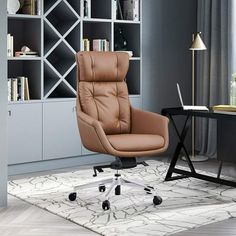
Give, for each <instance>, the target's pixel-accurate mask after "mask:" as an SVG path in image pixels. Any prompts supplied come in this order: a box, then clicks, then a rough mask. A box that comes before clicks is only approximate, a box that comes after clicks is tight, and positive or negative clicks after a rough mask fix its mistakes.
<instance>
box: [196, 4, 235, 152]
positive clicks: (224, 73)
mask: <svg viewBox="0 0 236 236" xmlns="http://www.w3.org/2000/svg"><path fill="white" fill-rule="evenodd" d="M235 2H236V1H235V0H198V14H197V15H198V25H197V28H198V31H201V32H202V35H201V36H202V38H203V40H204V42H205V44H206V47H207V50H206V51H202V52H199V53H197V76H196V77H197V79H196V96H197V104H201V105H207V106H213V105H216V104H228V103H229V91H230V90H229V84H230V81H231V76H232V72H233V70H232V65H233V64H234V67H236V63H232V60H234V61H235V62H236V60H235V59H236V53H232V52H233V51H235V52H236V47H235V45H233V44H232V42H235V43H236V37H235V35H234V34H233V31H234V29H233V27H232V25H233V24H232V23H233V21H234V20H235V14H233V12H234V9H235V6H236V3H235ZM235 27H236V26H235ZM233 35H234V37H235V38H233ZM234 57H235V58H234ZM235 69H236V68H235ZM215 122H216V121H213V120H209V119H198V120H197V124H196V126H197V127H196V149H197V151H199V152H200V154H203V155H207V156H209V157H215V156H216V135H217V133H216V123H215Z"/></svg>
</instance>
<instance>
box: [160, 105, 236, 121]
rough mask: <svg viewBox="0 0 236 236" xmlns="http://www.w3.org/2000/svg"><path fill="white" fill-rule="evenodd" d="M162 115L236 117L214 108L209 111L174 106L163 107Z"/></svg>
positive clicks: (214, 117) (212, 117) (215, 117)
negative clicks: (218, 111) (215, 110)
mask: <svg viewBox="0 0 236 236" xmlns="http://www.w3.org/2000/svg"><path fill="white" fill-rule="evenodd" d="M161 113H162V115H164V116H167V115H168V114H169V115H172V116H174V115H184V116H197V117H206V118H211V119H225V118H236V113H235V115H232V114H226V113H217V112H214V111H213V110H212V109H210V110H209V111H197V110H183V108H182V107H173V108H163V109H162V111H161Z"/></svg>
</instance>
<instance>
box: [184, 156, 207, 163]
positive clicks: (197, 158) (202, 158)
mask: <svg viewBox="0 0 236 236" xmlns="http://www.w3.org/2000/svg"><path fill="white" fill-rule="evenodd" d="M189 157H190V160H191V161H192V162H203V161H207V160H208V159H209V158H208V157H207V156H202V155H195V156H192V155H190V156H189ZM181 159H182V160H183V161H186V157H185V156H182V157H181Z"/></svg>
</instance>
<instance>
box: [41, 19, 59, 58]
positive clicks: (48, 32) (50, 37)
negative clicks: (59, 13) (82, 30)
mask: <svg viewBox="0 0 236 236" xmlns="http://www.w3.org/2000/svg"><path fill="white" fill-rule="evenodd" d="M59 39H60V38H59V37H58V35H57V34H56V33H55V32H54V31H53V30H52V29H51V28H50V26H49V25H48V24H47V23H46V22H44V55H45V54H47V53H48V51H49V50H50V49H51V48H52V47H53V46H54V45H55V44H56V43H57V42H58V41H59Z"/></svg>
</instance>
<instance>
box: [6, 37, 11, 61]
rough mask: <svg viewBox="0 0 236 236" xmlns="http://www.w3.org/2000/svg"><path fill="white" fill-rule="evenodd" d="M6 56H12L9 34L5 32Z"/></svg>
mask: <svg viewBox="0 0 236 236" xmlns="http://www.w3.org/2000/svg"><path fill="white" fill-rule="evenodd" d="M7 56H8V57H12V48H11V35H10V34H7Z"/></svg>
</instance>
